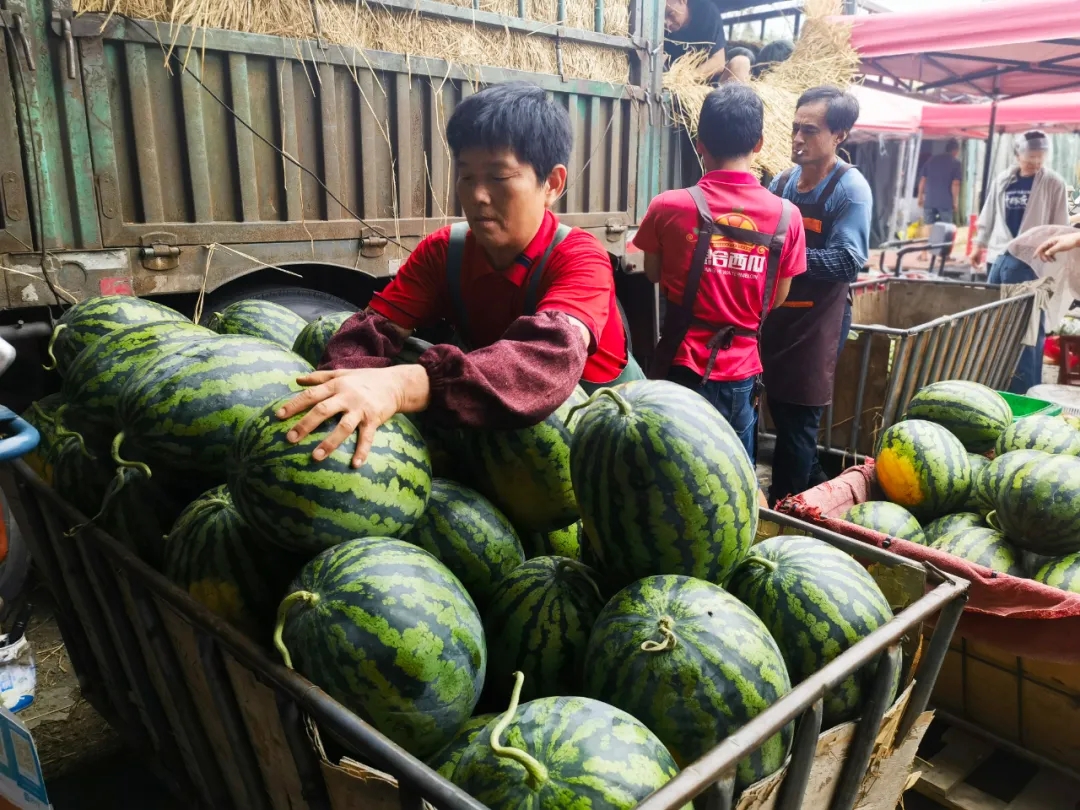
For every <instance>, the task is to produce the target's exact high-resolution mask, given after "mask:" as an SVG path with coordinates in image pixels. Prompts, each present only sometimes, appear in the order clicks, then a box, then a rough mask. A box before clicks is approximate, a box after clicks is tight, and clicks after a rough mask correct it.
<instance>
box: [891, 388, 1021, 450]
mask: <svg viewBox="0 0 1080 810" xmlns="http://www.w3.org/2000/svg"><path fill="white" fill-rule="evenodd" d="M904 418H905V419H923V420H925V421H927V422H936V423H937V424H939V425H941V426H942V427H943V428H945V429H946V430H948V431H949V432H950V433H952V434H953V435H954V436H956V438H958V439H959V440H960V442H961V443H962V444H963V445H964V447H966V448H967V449H968V451H970V452H972V453H985V452H986V451H987V450H993V449H994V445H995V444H996V443H997V440H998V436H1000V435H1001V434H1002V432H1003V431H1004V430H1005V429H1006V428H1007V427H1009V425H1011V424H1012V419H1013V416H1012V409H1011V408H1009V403H1008V402H1006V401H1005V397H1003V396H1001V394H999V393H998V392H997V391H995V390H994V389H992V388H987V387H986V386H985V385H980V384H979V383H977V382H969V381H967V380H946V381H944V382H938V383H934V384H932V385H928V386H926V387H925V388H923V389H922V390H921V391H919V393H917V394H916V395H915V396H914V397H912V398H911V402H910V403H909V404H908V409H907V415H906V416H905V417H904Z"/></svg>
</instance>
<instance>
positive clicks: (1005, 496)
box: [987, 456, 1080, 557]
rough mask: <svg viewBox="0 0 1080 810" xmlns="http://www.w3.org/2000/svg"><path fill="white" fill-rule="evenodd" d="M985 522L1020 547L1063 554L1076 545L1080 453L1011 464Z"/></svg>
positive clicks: (1079, 536)
mask: <svg viewBox="0 0 1080 810" xmlns="http://www.w3.org/2000/svg"><path fill="white" fill-rule="evenodd" d="M995 502H996V505H997V510H996V511H995V512H993V513H991V514H990V515H989V516H988V517H987V523H989V524H990V525H991V526H997V527H1000V529H1001V531H1002V532H1003V533H1004V534H1005V535H1006V536H1007V537H1008V538H1009V539H1010V540H1012V542H1013V543H1014V544H1016V545H1017V546H1018V547H1019V548H1021V549H1023V550H1024V551H1031V552H1033V553H1035V554H1045V555H1047V556H1050V557H1062V556H1064V555H1066V554H1073V553H1075V552H1078V551H1080V459H1078V458H1076V457H1075V456H1050V457H1048V458H1042V459H1036V460H1035V461H1029V462H1028V463H1027V464H1024V465H1023V466H1022V467H1020V468H1018V469H1015V470H1013V472H1012V474H1011V475H1010V476H1009V477H1008V478H1007V479H1006V480H1005V482H1004V483H1003V484H1002V487H1001V489H999V490H998V492H997V497H996V501H995Z"/></svg>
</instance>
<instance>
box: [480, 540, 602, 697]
mask: <svg viewBox="0 0 1080 810" xmlns="http://www.w3.org/2000/svg"><path fill="white" fill-rule="evenodd" d="M603 607H604V599H603V596H602V595H601V592H600V589H599V587H598V586H597V584H596V573H595V572H594V571H593V570H592V569H591V568H589V567H588V566H586V565H583V564H582V563H580V562H577V561H576V560H570V559H567V558H565V557H536V558H534V559H532V560H528V561H527V562H525V563H524V564H522V565H521V566H519V567H518V568H516V569H515V570H514V571H512V572H511V573H510V574H509V575H508V576H507V577H506V578H505V579H503V582H502V585H501V586H500V587H499V589H498V590H497V591H496V592H495V595H494V597H492V600H491V605H490V607H489V608H488V609H487V610H486V611H485V613H484V634H485V636H486V638H487V640H488V651H489V652H490V653H491V658H490V661H489V663H488V674H489V677H490V681H489V682H490V683H491V684H493V685H494V684H507V683H510V682H511V680H512V677H511V676H512V675H513V673H514V671H515V670H520V671H521V672H522V673H524V676H525V687H524V692H525V696H526V697H527V698H529V699H532V698H533V697H553V696H556V695H574V694H580V693H581V678H582V666H583V663H584V660H585V646H586V645H587V644H588V642H589V632H590V631H591V630H592V626H593V622H595V621H596V617H597V616H598V615H599V613H600V610H601V609H602V608H603Z"/></svg>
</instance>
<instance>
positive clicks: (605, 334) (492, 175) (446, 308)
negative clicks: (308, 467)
mask: <svg viewBox="0 0 1080 810" xmlns="http://www.w3.org/2000/svg"><path fill="white" fill-rule="evenodd" d="M446 140H447V143H448V144H449V146H450V150H451V152H452V153H453V155H454V160H455V162H456V169H457V195H458V200H459V201H460V203H461V207H462V209H463V210H464V213H465V219H466V220H467V224H466V223H460V224H458V225H455V226H453V227H448V228H443V229H441V230H439V231H436V232H435V233H433V234H431V235H430V236H428V237H427V238H426V239H424V240H423V241H421V242H420V244H419V245H418V246H417V248H416V250H415V251H413V252H412V254H411V255H410V256H409V258H408V259H407V260H406V261H405V263H404V264H403V265H402V267H401V269H400V271H399V272H398V274H397V275H396V276H395V277H394V279H393V281H391V282H390V284H389V285H388V286H387V287H386V288H385V289H384V290H383V291H382V292H381V293H377V294H376V295H375V296H374V298H373V299H372V300H371V303H370V304H369V305H368V307H367V309H365V310H364V311H363V312H360V313H357V314H356V315H355V316H353V317H352V318H350V319H349V320H348V321H346V323H345V325H344V326H343V327H342V328H341V330H340V331H339V332H338V333H337V334H336V335H335V336H334V338H333V339H332V340H331V341H330V345H329V346H328V347H327V351H326V355H325V357H324V358H323V362H322V364H321V365H320V366H319V371H317V372H315V373H314V374H311V375H309V376H307V377H304V378H301V380H300V383H301V384H303V385H309V386H311V387H310V388H308V389H307V390H306V391H305V392H303V393H302V394H299V395H298V396H296V397H295V398H294V399H293V400H291V401H290V402H289V403H288V404H287V405H286V406H285V407H284V408H282V409H281V410H280V411H278V416H279V417H280V418H283V419H287V418H289V417H291V416H293V415H295V414H297V413H300V412H302V411H305V410H308V409H311V410H310V413H309V414H308V415H307V416H305V417H304V418H303V419H302V420H301V421H300V422H298V423H297V425H296V427H295V428H294V429H293V430H292V431H290V433H289V436H288V438H289V440H290V441H294V442H295V441H299V440H300V439H302V438H303V437H304V436H306V435H308V434H309V433H310V432H311V431H313V430H314V429H315V428H317V427H318V426H319V425H320V424H322V423H323V422H324V421H326V420H327V419H329V418H331V417H333V416H334V415H336V414H341V420H340V423H339V425H338V427H337V428H336V429H335V430H334V431H333V432H332V433H331V434H330V435H329V436H328V437H327V438H326V440H325V441H323V442H322V443H321V444H320V445H319V446H318V447H317V448H316V449H315V451H314V453H313V456H314V458H315V460H316V461H320V460H322V459H323V458H325V457H326V456H327V455H328V454H329V453H330V452H332V451H333V450H334V449H335V448H336V447H338V445H340V444H341V443H342V442H343V441H344V440H345V439H346V438H347V437H348V436H349V435H350V434H352V433H353V432H354V431H356V430H359V431H360V438H359V441H358V442H357V449H356V454H355V457H354V459H353V463H354V465H356V466H359V465H360V464H362V463H363V461H364V459H365V458H366V456H367V452H368V450H369V449H370V448H371V442H372V439H373V438H374V435H375V430H376V428H378V427H379V425H381V424H383V423H384V422H385V421H386V420H387V419H389V418H390V417H391V416H393V415H394V414H395V413H413V412H417V411H425V410H426V411H429V412H430V413H431V415H432V417H433V418H434V419H435V420H436V421H438V422H440V423H442V424H444V425H451V426H457V425H464V426H469V427H480V428H489V429H511V428H518V427H525V426H529V425H533V424H536V423H538V422H540V421H542V420H543V419H545V418H547V417H548V416H549V415H550V414H552V413H553V412H554V411H555V409H556V408H558V407H559V405H561V404H562V403H563V402H565V401H566V400H567V398H569V396H570V394H571V393H572V392H573V390H574V387H575V386H576V385H577V384H578V383H579V382H580V383H581V384H582V385H583V386H584V387H586V388H587V389H595V388H598V387H600V386H602V385H614V384H616V383H619V382H628V381H630V380H633V379H641V378H642V377H643V376H644V375H643V374H642V373H641V369H640V368H639V367H638V365H637V363H636V362H635V361H634V359H633V356H632V355H631V354H629V352H628V343H627V336H626V332H625V330H624V325H623V321H622V319H621V317H620V310H619V308H618V304H617V302H616V300H615V280H614V277H613V275H612V268H611V260H610V258H609V256H608V253H607V251H606V250H605V249H604V248H603V246H601V244H600V243H599V242H598V241H597V240H596V238H595V237H593V236H592V235H590V234H588V233H586V232H585V231H581V230H572V229H570V228H568V227H566V226H562V225H560V224H559V221H558V218H557V217H556V216H555V214H553V213H552V212H551V210H550V209H551V206H552V205H554V204H555V202H556V200H558V199H559V197H560V196H561V195H562V193H563V191H564V190H565V188H566V164H567V163H568V162H569V159H570V148H571V145H572V133H571V129H570V117H569V115H568V114H567V112H566V110H565V109H564V108H563V107H562V106H561V105H559V104H557V103H556V102H554V101H551V100H549V99H548V98H547V97H546V95H545V93H544V91H543V90H542V89H540V88H539V87H536V86H534V85H529V84H525V83H521V82H514V83H508V84H503V85H497V86H494V87H489V88H487V89H485V90H482V91H481V92H479V93H477V94H475V95H473V96H470V97H469V98H467V99H465V100H464V101H462V102H461V103H460V104H459V105H458V106H457V108H456V109H455V110H454V114H453V115H452V116H451V117H450V120H449V122H448V123H447V126H446ZM444 319H445V320H446V321H448V322H449V323H450V324H451V325H452V326H453V327H454V331H455V335H456V337H457V340H458V344H459V345H438V346H433V347H432V348H430V349H428V350H427V351H425V352H424V353H423V354H421V355H420V357H419V359H418V360H417V362H415V363H410V364H402V365H392V364H391V358H394V357H396V356H397V355H398V354H400V352H401V350H402V348H403V347H404V342H405V340H406V338H407V337H408V336H409V335H411V334H412V332H413V330H415V329H418V328H421V327H427V326H433V325H435V324H436V323H438V322H439V321H441V320H444ZM462 347H464V348H462Z"/></svg>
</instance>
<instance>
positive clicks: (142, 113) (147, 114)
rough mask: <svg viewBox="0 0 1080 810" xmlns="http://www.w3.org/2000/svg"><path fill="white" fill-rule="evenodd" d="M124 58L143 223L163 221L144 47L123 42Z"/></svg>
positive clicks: (151, 103) (163, 214) (148, 76)
mask: <svg viewBox="0 0 1080 810" xmlns="http://www.w3.org/2000/svg"><path fill="white" fill-rule="evenodd" d="M124 55H125V57H126V58H127V72H128V94H129V96H130V98H131V118H132V124H133V129H134V132H135V155H136V158H137V161H138V164H139V190H140V195H141V197H142V208H143V221H144V222H162V221H164V219H165V206H164V202H163V201H162V198H161V173H160V172H159V171H158V154H157V143H156V139H155V137H154V115H153V110H154V106H153V102H152V99H151V97H150V74H149V72H148V71H147V67H146V48H145V47H144V46H142V45H139V44H136V43H130V42H129V43H125V45H124Z"/></svg>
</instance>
